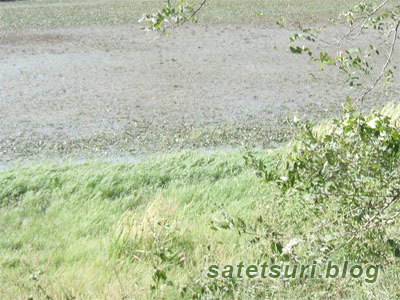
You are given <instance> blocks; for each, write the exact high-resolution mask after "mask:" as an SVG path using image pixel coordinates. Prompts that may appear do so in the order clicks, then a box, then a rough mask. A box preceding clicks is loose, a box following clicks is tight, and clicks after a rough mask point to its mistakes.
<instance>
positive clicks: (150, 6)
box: [0, 0, 358, 29]
mask: <svg viewBox="0 0 400 300" xmlns="http://www.w3.org/2000/svg"><path fill="white" fill-rule="evenodd" d="M163 3H164V1H161V0H150V1H144V0H139V1H136V0H135V1H132V0H130V1H128V0H125V1H123V0H117V1H104V0H100V1H98V0H89V1H67V0H58V1H57V0H43V1H41V0H31V1H17V2H5V3H4V2H2V3H0V29H23V28H40V27H59V26H79V25H93V24H96V25H106V24H136V23H137V20H138V19H139V18H140V17H141V16H142V14H143V13H147V12H151V11H154V9H155V8H159V7H163ZM356 3H358V1H344V0H340V1H335V2H332V1H326V0H317V1H308V0H302V1H294V0H285V1H280V0H272V1H261V0H257V1H250V0H246V1H240V0H229V1H228V0H222V1H218V0H216V1H214V0H213V1H210V3H209V4H208V6H207V7H206V9H204V11H203V12H202V15H201V16H200V18H201V19H202V20H203V21H208V22H243V21H254V20H257V19H262V20H267V21H277V20H279V18H280V17H282V16H284V17H286V18H287V19H289V20H293V21H295V20H303V21H308V22H309V21H310V20H314V21H325V20H326V19H327V18H329V17H336V16H337V15H338V14H339V13H341V12H342V11H344V10H346V9H348V8H349V7H350V6H351V5H353V4H356ZM227 7H229V9H226V8H227ZM256 16H257V17H256Z"/></svg>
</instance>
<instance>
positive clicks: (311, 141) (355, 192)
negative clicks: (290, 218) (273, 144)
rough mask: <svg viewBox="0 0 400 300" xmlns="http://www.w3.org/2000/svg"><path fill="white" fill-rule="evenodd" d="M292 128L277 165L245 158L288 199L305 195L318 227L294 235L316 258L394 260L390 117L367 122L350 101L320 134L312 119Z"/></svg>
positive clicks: (396, 188) (398, 192)
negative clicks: (287, 147)
mask: <svg viewBox="0 0 400 300" xmlns="http://www.w3.org/2000/svg"><path fill="white" fill-rule="evenodd" d="M293 125H294V127H295V128H296V131H297V134H296V135H295V138H294V141H293V143H292V146H291V149H290V150H289V151H288V152H287V153H285V154H284V158H283V160H282V161H281V165H280V166H279V167H278V168H272V169H271V168H267V167H265V165H264V163H263V162H262V160H260V159H257V158H255V156H254V155H251V154H250V155H249V156H247V157H246V158H247V161H248V162H249V163H251V164H252V165H253V166H255V168H256V169H257V171H258V174H259V175H261V176H262V177H263V178H264V180H265V181H267V182H273V183H275V184H276V185H277V187H278V188H279V189H280V190H281V192H282V194H284V195H285V196H286V197H291V196H296V195H299V194H303V195H304V194H305V195H309V197H303V198H302V199H303V200H302V201H305V203H304V205H305V207H307V209H308V213H309V214H310V216H317V218H316V220H317V223H318V225H316V226H315V227H314V228H312V229H311V230H309V231H308V232H303V233H302V234H301V235H300V236H299V237H297V238H298V239H301V240H303V241H307V245H309V246H310V247H311V248H312V251H310V253H314V256H315V257H324V258H328V257H330V256H331V255H333V254H334V253H336V252H340V250H341V252H342V253H341V257H343V256H349V257H350V258H352V259H354V260H357V261H368V260H370V261H371V260H374V261H384V260H385V259H386V258H390V257H393V256H392V254H393V253H394V254H395V256H400V248H399V242H400V240H399V239H398V237H391V236H390V235H389V234H388V227H390V226H393V225H394V224H396V221H397V217H398V216H399V215H400V213H399V208H400V206H399V203H400V201H399V198H400V132H399V130H398V128H397V127H396V126H395V125H394V124H393V122H391V118H389V117H388V116H383V115H382V114H380V113H377V112H375V113H373V114H371V115H369V116H367V117H365V116H364V115H362V114H361V113H357V112H356V111H355V110H354V109H353V108H352V107H351V104H350V102H349V103H348V104H347V106H346V108H345V110H344V113H343V115H342V116H341V117H340V118H338V119H334V120H333V121H332V122H331V123H330V124H329V125H325V128H323V129H324V130H321V127H319V126H318V125H314V124H312V123H310V122H306V123H300V122H295V123H293Z"/></svg>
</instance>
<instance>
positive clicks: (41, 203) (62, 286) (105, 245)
mask: <svg viewBox="0 0 400 300" xmlns="http://www.w3.org/2000/svg"><path fill="white" fill-rule="evenodd" d="M242 155H243V152H242V151H232V152H217V153H213V154H206V153H201V152H193V151H191V152H182V153H177V154H169V155H163V156H154V157H151V158H149V159H147V160H145V161H142V162H136V163H111V162H110V163H104V162H103V163H100V162H86V163H81V164H79V163H74V162H71V163H64V164H52V163H49V164H41V165H30V166H24V167H15V168H9V169H6V170H3V171H0V236H1V239H0V299H46V297H47V299H161V298H165V299H179V298H184V297H186V298H187V297H189V296H188V295H189V293H188V292H186V293H184V292H183V291H188V289H193V288H194V287H201V286H203V285H205V284H207V280H206V277H205V273H204V270H205V268H206V267H207V266H208V265H209V264H210V263H217V264H219V265H223V264H228V263H237V262H239V261H245V262H256V261H258V260H262V259H266V258H267V257H269V256H270V255H271V253H270V251H269V250H268V249H266V248H262V247H261V246H260V244H252V243H251V240H250V239H248V238H244V237H242V236H240V235H239V234H237V232H235V231H234V230H221V231H215V230H213V228H212V226H211V222H212V220H214V221H221V220H224V215H231V216H236V217H241V218H242V219H244V220H245V221H246V222H247V221H248V222H251V221H252V220H254V218H256V217H259V216H260V215H262V216H263V219H264V222H265V223H266V224H273V225H277V226H278V227H279V226H283V225H284V226H286V228H285V230H286V231H288V232H290V231H291V230H295V228H296V226H299V225H296V223H298V222H299V221H301V220H300V219H301V218H302V217H301V216H302V214H303V213H301V209H302V207H301V204H300V202H297V200H296V197H294V198H293V199H282V198H281V197H280V196H279V194H278V193H277V191H275V190H274V188H273V187H270V186H265V184H264V183H262V182H260V181H259V180H258V179H257V177H256V176H255V174H254V172H253V170H251V169H249V168H247V167H246V166H245V165H244V160H243V158H242ZM259 155H262V156H263V157H265V159H266V161H267V165H268V166H269V165H271V166H272V164H273V162H274V161H275V160H276V159H277V157H279V150H277V151H275V152H267V153H259ZM291 218H292V219H291ZM291 220H295V221H293V222H291ZM302 222H304V225H305V226H306V225H307V222H308V221H307V219H304V220H303V221H302ZM310 222H313V221H311V220H310ZM292 223H293V225H290V224H292ZM288 224H289V225H288ZM398 269H399V266H389V267H387V268H386V269H385V270H384V273H383V275H381V278H380V280H379V281H378V282H377V283H376V284H374V285H371V284H366V283H362V282H358V281H349V280H347V279H343V280H342V279H340V280H335V281H329V282H326V281H318V280H314V281H311V280H310V281H305V282H298V281H293V282H283V281H275V282H271V281H266V282H264V283H262V285H261V286H262V287H263V291H262V294H260V295H263V296H262V297H264V298H265V297H267V298H273V299H288V298H291V299H299V298H298V297H301V298H302V299H345V298H347V299H385V297H386V299H389V298H388V297H389V295H390V297H392V296H393V295H397V294H396V293H398V291H397V282H398V279H399V278H398V277H399V275H398V274H399V273H398ZM156 274H158V276H161V277H162V276H163V275H165V276H166V278H165V280H164V279H163V278H161V280H157V278H158V277H157V275H156ZM160 274H161V275H160ZM249 285H251V283H243V285H242V287H241V288H238V289H237V291H236V294H235V297H237V299H251V297H250V296H249V295H247V294H246V291H247V290H248V289H250V287H249ZM310 289H311V290H318V293H317V294H312V293H310V292H309V291H310ZM217 295H218V293H217V292H215V294H214V296H215V297H217V298H218V296H217ZM29 297H31V298H29ZM390 299H394V298H390Z"/></svg>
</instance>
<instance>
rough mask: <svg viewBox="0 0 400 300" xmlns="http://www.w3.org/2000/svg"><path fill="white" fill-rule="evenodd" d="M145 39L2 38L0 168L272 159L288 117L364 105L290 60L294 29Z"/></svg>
mask: <svg viewBox="0 0 400 300" xmlns="http://www.w3.org/2000/svg"><path fill="white" fill-rule="evenodd" d="M138 27H139V26H138V25H136V24H135V25H114V26H111V25H106V26H94V25H93V26H79V27H68V28H55V29H28V30H25V29H24V30H15V29H13V30H3V31H0V78H1V80H0V120H1V122H0V162H9V161H13V160H19V159H31V158H32V159H33V158H38V157H53V156H54V157H60V156H76V157H83V156H110V155H111V156H117V157H121V156H130V155H137V154H143V153H153V152H158V151H169V150H176V149H184V148H207V149H209V148H219V147H236V146H250V147H251V146H261V147H274V146H276V145H279V144H280V143H281V142H283V141H285V140H286V139H287V138H288V136H290V130H289V129H288V126H287V124H286V122H285V119H286V118H287V117H289V118H291V117H293V116H294V115H296V116H298V117H299V118H301V119H321V118H325V117H330V116H332V115H333V114H336V113H338V111H340V109H341V103H343V101H344V99H345V96H346V95H347V94H350V95H351V94H352V93H353V94H354V91H351V90H349V89H348V88H347V87H346V85H345V84H344V83H343V77H341V76H340V75H339V74H337V73H333V74H328V73H321V74H318V76H317V77H316V78H313V77H312V76H310V75H309V74H310V73H317V72H316V71H317V69H318V66H317V65H316V64H315V63H313V62H310V61H309V60H308V59H307V57H305V56H300V55H293V54H291V53H289V51H288V43H289V39H288V37H289V36H291V35H292V34H293V33H294V32H297V31H298V29H296V28H292V29H286V28H281V27H279V26H277V25H275V24H272V23H265V24H261V23H260V24H241V25H232V24H206V23H204V24H197V25H188V26H184V27H181V28H179V30H178V31H176V32H175V33H173V34H172V35H171V36H170V37H168V38H163V39H159V40H155V39H154V35H151V34H150V35H149V34H145V33H143V31H141V30H140V29H139V28H138ZM326 30H328V31H329V30H330V31H331V32H332V36H334V35H335V34H338V32H337V30H336V28H334V27H328V28H326ZM364 40H365V41H364V42H365V43H366V44H367V43H368V37H364ZM388 92H389V93H391V94H390V95H391V96H392V98H393V99H395V98H396V97H397V95H398V91H397V90H393V89H392V90H389V91H388ZM378 98H379V96H378V95H376V96H372V97H370V99H369V100H368V102H367V103H366V104H365V107H371V106H373V105H374V104H377V103H378V104H382V103H379V101H376V100H377V99H378Z"/></svg>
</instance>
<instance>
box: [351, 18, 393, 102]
mask: <svg viewBox="0 0 400 300" xmlns="http://www.w3.org/2000/svg"><path fill="white" fill-rule="evenodd" d="M399 27H400V21H398V22H397V24H396V29H395V30H394V37H393V41H392V44H391V47H390V52H389V56H388V58H387V60H386V62H385V64H384V65H383V67H382V71H381V73H380V74H379V76H378V77H377V78H376V80H375V81H374V83H373V84H372V85H371V87H370V88H369V89H367V90H366V91H365V92H364V93H362V94H361V95H360V96H359V97H358V98H357V99H356V100H355V101H354V102H353V105H352V107H354V106H355V105H356V104H357V103H358V102H361V103H362V102H363V101H364V99H365V97H366V96H367V95H368V94H369V93H370V92H371V91H372V90H373V89H374V88H375V87H376V85H377V84H378V82H379V81H380V80H381V79H382V77H383V75H384V74H385V71H386V69H387V67H388V65H389V64H390V62H391V61H392V57H393V52H394V48H395V45H396V40H397V34H398V32H399Z"/></svg>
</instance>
